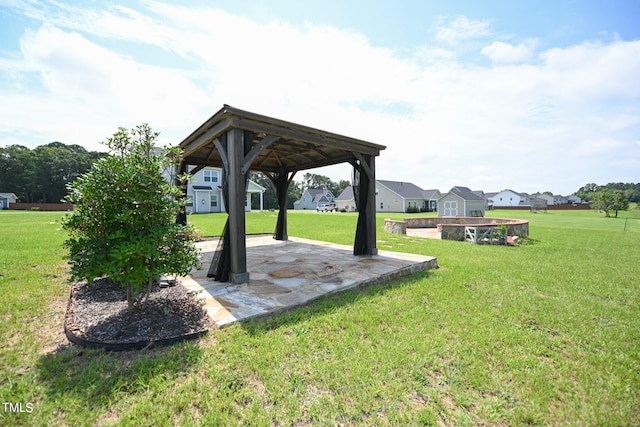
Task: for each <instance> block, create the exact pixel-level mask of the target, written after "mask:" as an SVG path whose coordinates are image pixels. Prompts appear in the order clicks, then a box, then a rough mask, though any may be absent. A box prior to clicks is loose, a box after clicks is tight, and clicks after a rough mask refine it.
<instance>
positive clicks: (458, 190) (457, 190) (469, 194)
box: [449, 186, 484, 201]
mask: <svg viewBox="0 0 640 427" xmlns="http://www.w3.org/2000/svg"><path fill="white" fill-rule="evenodd" d="M449 193H452V194H455V195H456V196H458V197H460V198H461V199H463V200H482V201H484V198H482V197H481V196H479V195H477V194H476V193H474V192H473V191H471V189H470V188H469V187H461V186H455V187H453V188H452V189H451V190H449Z"/></svg>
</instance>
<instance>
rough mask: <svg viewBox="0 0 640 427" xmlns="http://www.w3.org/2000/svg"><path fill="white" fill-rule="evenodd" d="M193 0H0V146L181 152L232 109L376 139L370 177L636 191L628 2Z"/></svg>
mask: <svg viewBox="0 0 640 427" xmlns="http://www.w3.org/2000/svg"><path fill="white" fill-rule="evenodd" d="M189 3H190V5H189V6H184V5H183V4H182V2H165V1H153V0H144V1H134V2H131V1H127V2H119V1H84V2H53V1H38V0H24V1H17V0H16V1H11V0H0V97H1V99H2V103H0V146H6V145H10V144H21V145H25V146H28V147H35V146H37V145H42V144H46V143H49V142H51V141H61V142H64V143H67V144H72V143H73V144H81V145H83V146H85V147H86V148H87V149H91V150H103V149H104V147H103V146H102V145H100V143H99V142H100V141H103V140H104V139H105V138H106V137H108V136H110V135H111V134H112V133H114V132H115V131H116V130H117V128H118V126H127V127H131V126H135V125H136V124H139V123H142V122H148V123H149V124H150V125H151V126H152V127H153V128H154V129H155V130H157V131H159V132H161V142H162V143H165V144H177V143H179V142H180V141H181V140H182V139H183V138H184V137H186V136H187V135H189V134H190V133H191V131H193V130H194V129H195V128H196V127H197V126H198V125H200V124H201V123H202V122H204V121H205V120H206V119H207V118H208V117H209V116H211V115H212V114H213V113H215V112H216V111H217V110H218V109H219V108H220V107H221V106H222V105H223V104H230V105H233V106H235V107H238V108H242V109H246V110H250V111H255V112H257V113H261V114H266V115H271V116H275V117H278V118H281V119H285V120H289V121H295V122H299V123H302V124H305V125H309V126H314V127H318V128H321V129H325V130H329V131H333V132H337V133H343V134H345V135H349V136H352V137H356V138H361V139H365V140H368V141H371V142H375V143H379V144H383V145H386V146H387V149H386V150H385V151H383V152H382V154H381V157H380V158H379V159H378V162H377V176H378V178H380V179H388V180H397V181H410V182H413V183H415V184H417V185H419V186H421V187H423V188H438V189H440V190H441V191H447V190H448V189H449V188H451V187H452V186H454V185H464V186H468V187H471V188H472V189H479V190H484V191H499V190H502V189H506V188H510V189H513V190H515V191H523V192H535V191H552V192H554V193H562V194H570V193H572V192H574V191H575V190H577V189H578V188H579V187H581V186H582V185H584V184H586V183H588V182H596V183H599V184H605V183H607V182H614V181H615V182H617V181H623V182H638V181H640V77H639V76H640V25H639V24H640V2H639V1H620V0H613V1H607V2H603V1H586V0H584V1H562V0H557V1H536V2H524V1H508V2H506V1H500V2H498V1H483V2H477V1H395V2H389V1H344V0H342V1H333V0H326V1H317V2H313V1H308V2H300V1H285V0H264V1H237V0H236V1H208V2H189ZM310 172H314V173H322V174H325V175H328V176H330V177H331V178H332V179H334V180H339V179H349V175H350V171H349V167H347V166H344V165H343V166H336V167H331V168H322V169H319V170H312V171H310ZM5 190H6V191H9V190H10V189H9V190H7V189H5ZM3 191H4V190H3Z"/></svg>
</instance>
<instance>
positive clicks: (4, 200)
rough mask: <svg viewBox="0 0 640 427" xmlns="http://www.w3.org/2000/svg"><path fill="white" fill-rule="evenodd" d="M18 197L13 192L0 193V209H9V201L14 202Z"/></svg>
mask: <svg viewBox="0 0 640 427" xmlns="http://www.w3.org/2000/svg"><path fill="white" fill-rule="evenodd" d="M17 201H18V198H17V197H16V195H15V194H13V193H0V210H2V209H9V203H16V202H17Z"/></svg>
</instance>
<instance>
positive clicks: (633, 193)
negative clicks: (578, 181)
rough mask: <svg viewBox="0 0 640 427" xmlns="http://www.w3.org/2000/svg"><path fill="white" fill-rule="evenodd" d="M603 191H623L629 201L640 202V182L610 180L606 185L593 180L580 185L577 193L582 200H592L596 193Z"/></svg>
mask: <svg viewBox="0 0 640 427" xmlns="http://www.w3.org/2000/svg"><path fill="white" fill-rule="evenodd" d="M601 191H610V192H616V191H621V192H622V193H623V194H624V197H625V198H626V199H627V201H629V202H634V203H640V183H637V184H634V183H631V182H629V183H623V182H610V183H608V184H605V185H599V184H596V183H593V182H591V183H589V184H585V185H583V186H582V187H580V189H578V191H576V193H575V194H576V196H578V197H580V198H581V199H582V200H585V201H587V202H592V201H593V200H594V199H595V197H596V194H597V193H599V192H601Z"/></svg>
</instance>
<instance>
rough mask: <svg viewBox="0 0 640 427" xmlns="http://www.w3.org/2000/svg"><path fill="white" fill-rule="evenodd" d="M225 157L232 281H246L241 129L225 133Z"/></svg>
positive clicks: (242, 140)
mask: <svg viewBox="0 0 640 427" xmlns="http://www.w3.org/2000/svg"><path fill="white" fill-rule="evenodd" d="M227 138H228V142H227V157H228V159H227V160H228V162H229V202H228V203H229V205H228V209H229V242H230V244H231V271H230V274H229V279H230V280H231V282H232V283H247V282H248V281H249V272H248V271H247V242H246V235H245V233H246V229H245V211H244V205H245V190H246V188H245V180H244V176H243V175H242V166H243V161H244V134H243V132H242V130H241V129H231V130H230V131H229V132H228V133H227Z"/></svg>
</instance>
